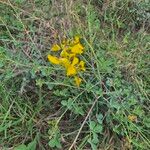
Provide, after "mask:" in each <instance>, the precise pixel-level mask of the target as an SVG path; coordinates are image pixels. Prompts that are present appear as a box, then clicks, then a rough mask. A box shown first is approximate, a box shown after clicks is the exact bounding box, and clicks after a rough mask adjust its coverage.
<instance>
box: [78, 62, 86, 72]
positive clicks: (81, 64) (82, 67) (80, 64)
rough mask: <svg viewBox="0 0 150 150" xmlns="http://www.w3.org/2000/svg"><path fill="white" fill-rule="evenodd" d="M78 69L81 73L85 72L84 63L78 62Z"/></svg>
mask: <svg viewBox="0 0 150 150" xmlns="http://www.w3.org/2000/svg"><path fill="white" fill-rule="evenodd" d="M79 68H80V69H81V70H82V71H85V62H84V61H82V60H81V61H80V63H79Z"/></svg>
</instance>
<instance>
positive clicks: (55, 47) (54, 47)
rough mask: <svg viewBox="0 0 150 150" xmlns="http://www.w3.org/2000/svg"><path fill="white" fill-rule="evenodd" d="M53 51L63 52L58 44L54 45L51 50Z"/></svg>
mask: <svg viewBox="0 0 150 150" xmlns="http://www.w3.org/2000/svg"><path fill="white" fill-rule="evenodd" d="M51 50H52V51H59V50H61V48H60V46H59V45H58V44H54V45H53V46H52V48H51Z"/></svg>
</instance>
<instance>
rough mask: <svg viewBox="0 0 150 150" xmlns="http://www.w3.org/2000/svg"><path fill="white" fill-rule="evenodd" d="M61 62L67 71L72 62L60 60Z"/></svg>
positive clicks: (64, 59)
mask: <svg viewBox="0 0 150 150" xmlns="http://www.w3.org/2000/svg"><path fill="white" fill-rule="evenodd" d="M60 62H61V65H63V66H64V67H65V68H66V69H67V68H68V67H69V66H70V61H69V60H68V59H67V58H60Z"/></svg>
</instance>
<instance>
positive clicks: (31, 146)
mask: <svg viewBox="0 0 150 150" xmlns="http://www.w3.org/2000/svg"><path fill="white" fill-rule="evenodd" d="M36 144H37V142H36V139H34V141H32V142H30V143H29V144H28V146H27V148H28V150H35V149H36Z"/></svg>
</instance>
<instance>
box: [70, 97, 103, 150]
mask: <svg viewBox="0 0 150 150" xmlns="http://www.w3.org/2000/svg"><path fill="white" fill-rule="evenodd" d="M100 97H101V96H99V97H97V98H96V99H95V101H94V103H93V105H92V106H91V108H90V110H89V111H88V113H87V115H86V117H85V119H84V121H83V123H82V125H81V127H80V129H79V131H78V133H77V135H76V137H75V139H74V141H73V143H72V144H71V146H70V148H69V149H68V150H71V149H72V148H73V147H74V145H75V144H76V141H77V139H78V137H79V135H80V133H81V131H82V129H83V127H84V125H85V123H86V121H87V119H88V117H89V116H90V113H91V112H92V110H93V108H94V106H95V104H96V102H97V101H98V99H99V98H100Z"/></svg>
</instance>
